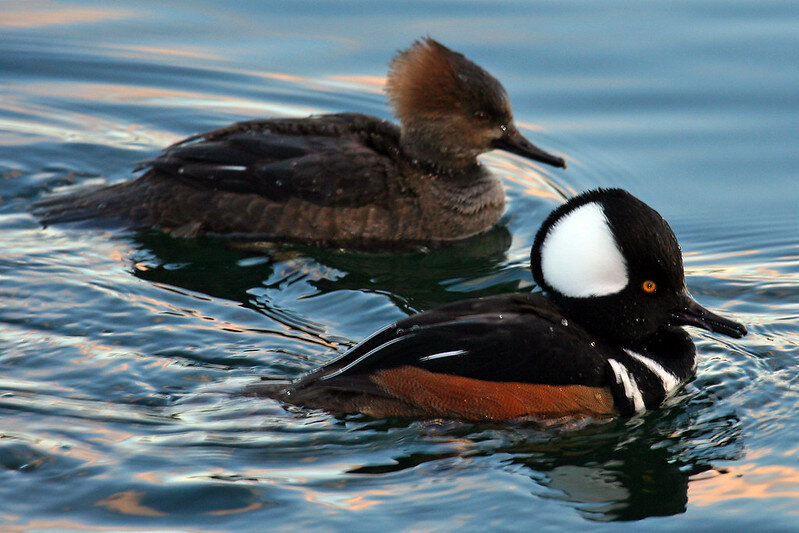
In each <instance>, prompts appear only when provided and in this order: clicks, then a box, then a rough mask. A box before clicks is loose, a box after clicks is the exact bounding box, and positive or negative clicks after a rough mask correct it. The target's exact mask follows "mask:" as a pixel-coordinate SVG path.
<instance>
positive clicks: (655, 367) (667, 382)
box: [624, 349, 680, 396]
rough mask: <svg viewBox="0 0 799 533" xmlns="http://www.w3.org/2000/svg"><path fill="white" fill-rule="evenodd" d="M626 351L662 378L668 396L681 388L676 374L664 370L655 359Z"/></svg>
mask: <svg viewBox="0 0 799 533" xmlns="http://www.w3.org/2000/svg"><path fill="white" fill-rule="evenodd" d="M624 351H625V352H627V355H629V356H630V357H632V358H633V359H637V360H638V361H641V363H643V364H644V366H646V367H647V368H648V369H649V370H651V371H652V373H653V374H655V375H656V376H657V377H658V378H660V381H661V382H662V383H663V391H664V392H665V393H666V395H667V396H668V395H669V394H671V393H672V392H674V390H675V389H676V388H677V387H679V386H680V380H679V379H677V376H675V375H674V374H672V373H671V372H669V371H668V370H666V369H665V368H663V366H662V365H661V364H660V363H658V362H657V361H655V360H654V359H650V358H649V357H645V356H643V355H641V354H640V353H636V352H634V351H632V350H626V349H625V350H624Z"/></svg>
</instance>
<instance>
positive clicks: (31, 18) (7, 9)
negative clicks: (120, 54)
mask: <svg viewBox="0 0 799 533" xmlns="http://www.w3.org/2000/svg"><path fill="white" fill-rule="evenodd" d="M135 15H136V12H135V11H133V10H131V9H120V8H110V7H102V8H100V7H94V8H86V7H69V6H68V5H64V4H62V3H55V2H46V1H39V2H31V1H30V0H29V1H27V2H19V3H16V4H8V3H7V4H5V5H4V7H3V16H2V17H0V28H41V27H43V26H66V25H69V24H86V23H95V22H108V21H110V20H124V19H130V18H133V17H134V16H135Z"/></svg>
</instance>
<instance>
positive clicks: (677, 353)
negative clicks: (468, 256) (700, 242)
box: [249, 189, 746, 420]
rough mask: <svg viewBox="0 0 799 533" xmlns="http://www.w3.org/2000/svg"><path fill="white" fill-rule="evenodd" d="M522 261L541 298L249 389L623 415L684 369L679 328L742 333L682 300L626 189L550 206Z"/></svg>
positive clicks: (691, 354) (655, 218) (436, 313)
mask: <svg viewBox="0 0 799 533" xmlns="http://www.w3.org/2000/svg"><path fill="white" fill-rule="evenodd" d="M531 262H532V270H533V276H534V278H535V281H536V282H537V283H538V285H539V286H540V287H541V288H542V289H543V291H544V293H543V294H541V293H536V294H505V295H499V296H490V297H486V298H478V299H472V300H465V301H462V302H456V303H452V304H448V305H445V306H442V307H439V308H437V309H433V310H431V311H426V312H423V313H420V314H417V315H414V316H411V317H408V318H405V319H403V320H400V321H399V322H397V323H395V324H392V325H390V326H388V327H386V328H385V329H382V330H380V331H378V332H377V333H375V334H374V335H372V336H371V337H369V338H368V339H366V340H364V341H363V342H361V343H360V344H358V345H357V346H355V347H354V348H352V349H351V350H349V351H348V352H346V353H345V354H343V355H342V356H341V357H340V358H338V359H336V360H334V361H333V362H331V363H329V364H327V365H325V366H323V367H322V368H320V369H318V370H315V371H313V372H311V373H309V374H307V375H306V376H304V377H302V378H300V379H298V380H297V381H294V382H292V383H286V382H283V383H268V382H264V383H262V384H258V385H254V386H252V387H251V388H250V389H249V392H251V393H253V394H258V395H266V396H270V397H274V398H277V399H279V400H281V401H283V402H286V403H290V404H295V405H300V406H305V407H311V408H321V409H325V410H328V411H331V412H334V413H342V414H343V413H356V412H360V413H365V414H369V415H372V416H377V417H382V416H410V417H422V418H439V417H442V418H457V419H465V420H506V419H511V418H518V417H524V416H530V417H534V418H553V417H563V416H591V417H608V416H613V415H616V414H620V415H623V416H629V415H632V414H634V413H636V412H641V411H644V410H646V409H654V408H656V407H658V406H659V405H660V404H661V403H662V402H663V400H664V399H665V398H666V397H667V396H668V395H669V394H670V393H671V392H672V391H674V390H675V389H676V388H677V387H678V386H679V385H680V383H682V382H683V381H685V380H686V379H688V378H689V377H690V376H691V375H692V373H693V371H694V368H695V362H694V359H695V354H696V349H695V346H694V344H693V342H692V341H691V338H690V337H689V336H688V334H687V333H686V332H685V331H684V330H683V329H682V326H697V327H700V328H703V329H706V330H709V331H714V332H716V333H721V334H724V335H728V336H730V337H733V338H740V337H742V336H743V335H746V328H745V327H744V326H743V325H741V324H738V323H737V322H733V321H731V320H728V319H725V318H722V317H720V316H718V315H715V314H714V313H711V312H710V311H708V310H707V309H705V308H703V307H702V306H700V305H699V304H698V303H697V302H696V301H694V300H693V299H692V298H691V297H690V296H689V295H688V292H687V289H686V286H685V276H684V273H683V262H682V255H681V252H680V246H679V244H678V243H677V239H676V238H675V236H674V233H673V232H672V231H671V228H670V227H669V225H668V224H667V223H666V221H665V220H663V218H661V217H660V215H659V214H658V213H657V212H656V211H654V210H653V209H652V208H650V207H649V206H647V205H646V204H644V203H643V202H641V201H640V200H638V199H637V198H635V197H633V196H632V195H631V194H629V193H628V192H626V191H623V190H621V189H604V190H603V189H598V190H594V191H591V192H587V193H584V194H582V195H580V196H577V197H575V198H572V199H571V200H570V201H568V202H567V203H565V204H564V205H562V206H560V207H559V208H557V209H556V210H555V211H554V212H553V213H552V214H551V215H550V216H549V218H547V219H546V221H545V222H544V224H543V225H542V227H541V229H540V230H539V232H538V234H537V236H536V239H535V243H534V244H533V247H532V252H531Z"/></svg>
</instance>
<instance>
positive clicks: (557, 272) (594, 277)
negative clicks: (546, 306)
mask: <svg viewBox="0 0 799 533" xmlns="http://www.w3.org/2000/svg"><path fill="white" fill-rule="evenodd" d="M541 271H542V273H543V274H544V280H545V281H546V282H547V283H548V284H549V285H550V286H551V287H552V288H553V289H555V290H556V291H558V292H559V293H561V294H563V295H564V296H570V297H572V298H585V297H588V296H607V295H609V294H615V293H617V292H619V291H621V290H622V289H624V287H626V286H627V283H628V281H629V277H628V275H627V261H625V260H624V256H622V255H621V251H620V250H619V246H618V244H616V239H615V237H614V236H613V231H612V230H611V229H610V226H609V225H608V219H607V217H606V216H605V211H604V210H603V209H602V206H601V205H600V204H598V203H596V202H591V203H588V204H585V205H582V206H580V207H578V208H577V209H575V210H573V211H571V212H570V213H568V214H567V215H566V216H564V217H563V218H561V219H560V220H558V221H557V222H555V224H554V225H553V226H552V227H551V228H550V229H549V231H548V232H547V236H546V237H545V238H544V242H543V245H542V246H541Z"/></svg>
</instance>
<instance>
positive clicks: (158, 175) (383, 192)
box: [37, 38, 566, 245]
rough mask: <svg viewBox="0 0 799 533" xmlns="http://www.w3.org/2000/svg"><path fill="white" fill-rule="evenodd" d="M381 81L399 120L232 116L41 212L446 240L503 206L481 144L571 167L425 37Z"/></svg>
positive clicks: (331, 239)
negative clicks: (134, 174) (127, 175)
mask: <svg viewBox="0 0 799 533" xmlns="http://www.w3.org/2000/svg"><path fill="white" fill-rule="evenodd" d="M386 92H387V93H388V96H389V100H390V102H391V104H392V106H393V108H394V112H395V114H396V115H397V117H398V118H399V120H400V124H401V126H400V127H398V126H397V125H395V124H392V123H390V122H387V121H384V120H381V119H378V118H376V117H372V116H368V115H363V114H357V113H341V114H332V115H320V116H312V117H307V118H287V119H267V120H253V121H247V122H239V123H236V124H233V125H231V126H228V127H226V128H221V129H217V130H213V131H209V132H206V133H201V134H198V135H194V136H192V137H189V138H187V139H184V140H182V141H180V142H178V143H176V144H174V145H172V146H170V147H169V148H167V149H166V150H165V151H164V152H163V153H162V154H161V155H160V156H158V157H156V158H155V159H153V160H151V161H146V162H144V163H143V164H142V166H141V167H140V168H141V169H147V170H146V172H145V173H144V174H143V175H142V176H140V177H139V178H137V179H135V180H133V181H131V182H126V183H121V184H117V185H112V186H108V187H103V188H100V189H99V190H92V191H84V192H78V193H76V194H70V195H65V196H61V197H53V198H50V199H46V200H44V201H42V202H40V203H39V204H38V205H37V210H38V213H37V214H39V215H40V216H41V217H42V219H43V221H44V222H45V223H56V222H70V221H76V220H82V219H86V218H91V217H94V216H98V215H100V216H108V217H121V218H122V219H125V220H127V221H128V222H130V223H131V224H133V225H134V226H139V227H158V228H162V229H165V230H167V231H170V232H172V233H173V234H174V235H176V236H181V237H192V236H197V235H201V234H216V235H226V236H230V237H241V238H247V239H256V240H294V241H305V242H314V243H337V244H347V243H349V244H354V245H359V244H369V243H374V242H394V243H396V242H401V241H408V242H436V241H448V240H454V239H462V238H465V237H469V236H471V235H475V234H478V233H481V232H483V231H486V230H487V229H488V228H490V227H491V226H492V225H494V223H496V222H497V220H498V219H499V217H500V215H501V214H502V212H503V209H504V202H505V194H504V191H503V189H502V184H501V182H500V180H499V178H497V177H496V176H494V175H492V174H491V173H490V172H488V171H487V170H486V169H485V168H483V167H482V166H481V165H480V163H479V162H478V161H477V156H478V155H479V154H481V153H483V152H487V151H489V150H492V149H494V148H498V149H503V150H507V151H509V152H512V153H514V154H518V155H521V156H524V157H527V158H530V159H533V160H536V161H541V162H543V163H547V164H550V165H554V166H557V167H564V168H565V167H566V163H565V162H564V160H563V159H561V158H559V157H555V156H552V155H550V154H548V153H546V152H544V151H543V150H540V149H539V148H537V147H535V146H534V145H533V144H531V143H530V142H529V141H528V140H527V139H525V138H524V137H523V136H522V134H521V133H520V132H519V130H518V129H517V128H516V126H515V124H514V122H513V115H512V112H511V105H510V101H509V99H508V95H507V93H506V92H505V89H504V88H503V87H502V85H501V84H500V83H499V81H497V80H496V79H495V78H494V77H493V76H491V75H490V74H489V73H488V72H486V71H485V70H483V69H482V68H480V67H479V66H477V65H476V64H474V63H472V62H471V61H469V60H468V59H466V57H464V56H463V55H461V54H459V53H457V52H454V51H452V50H450V49H449V48H447V47H445V46H443V45H442V44H440V43H438V42H436V41H434V40H433V39H430V38H426V39H422V40H419V41H416V42H415V43H414V44H413V45H412V46H411V47H410V48H409V49H407V50H405V51H402V52H400V53H399V54H397V56H396V57H394V59H393V60H392V62H391V65H390V68H389V74H388V81H387V85H386Z"/></svg>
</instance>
